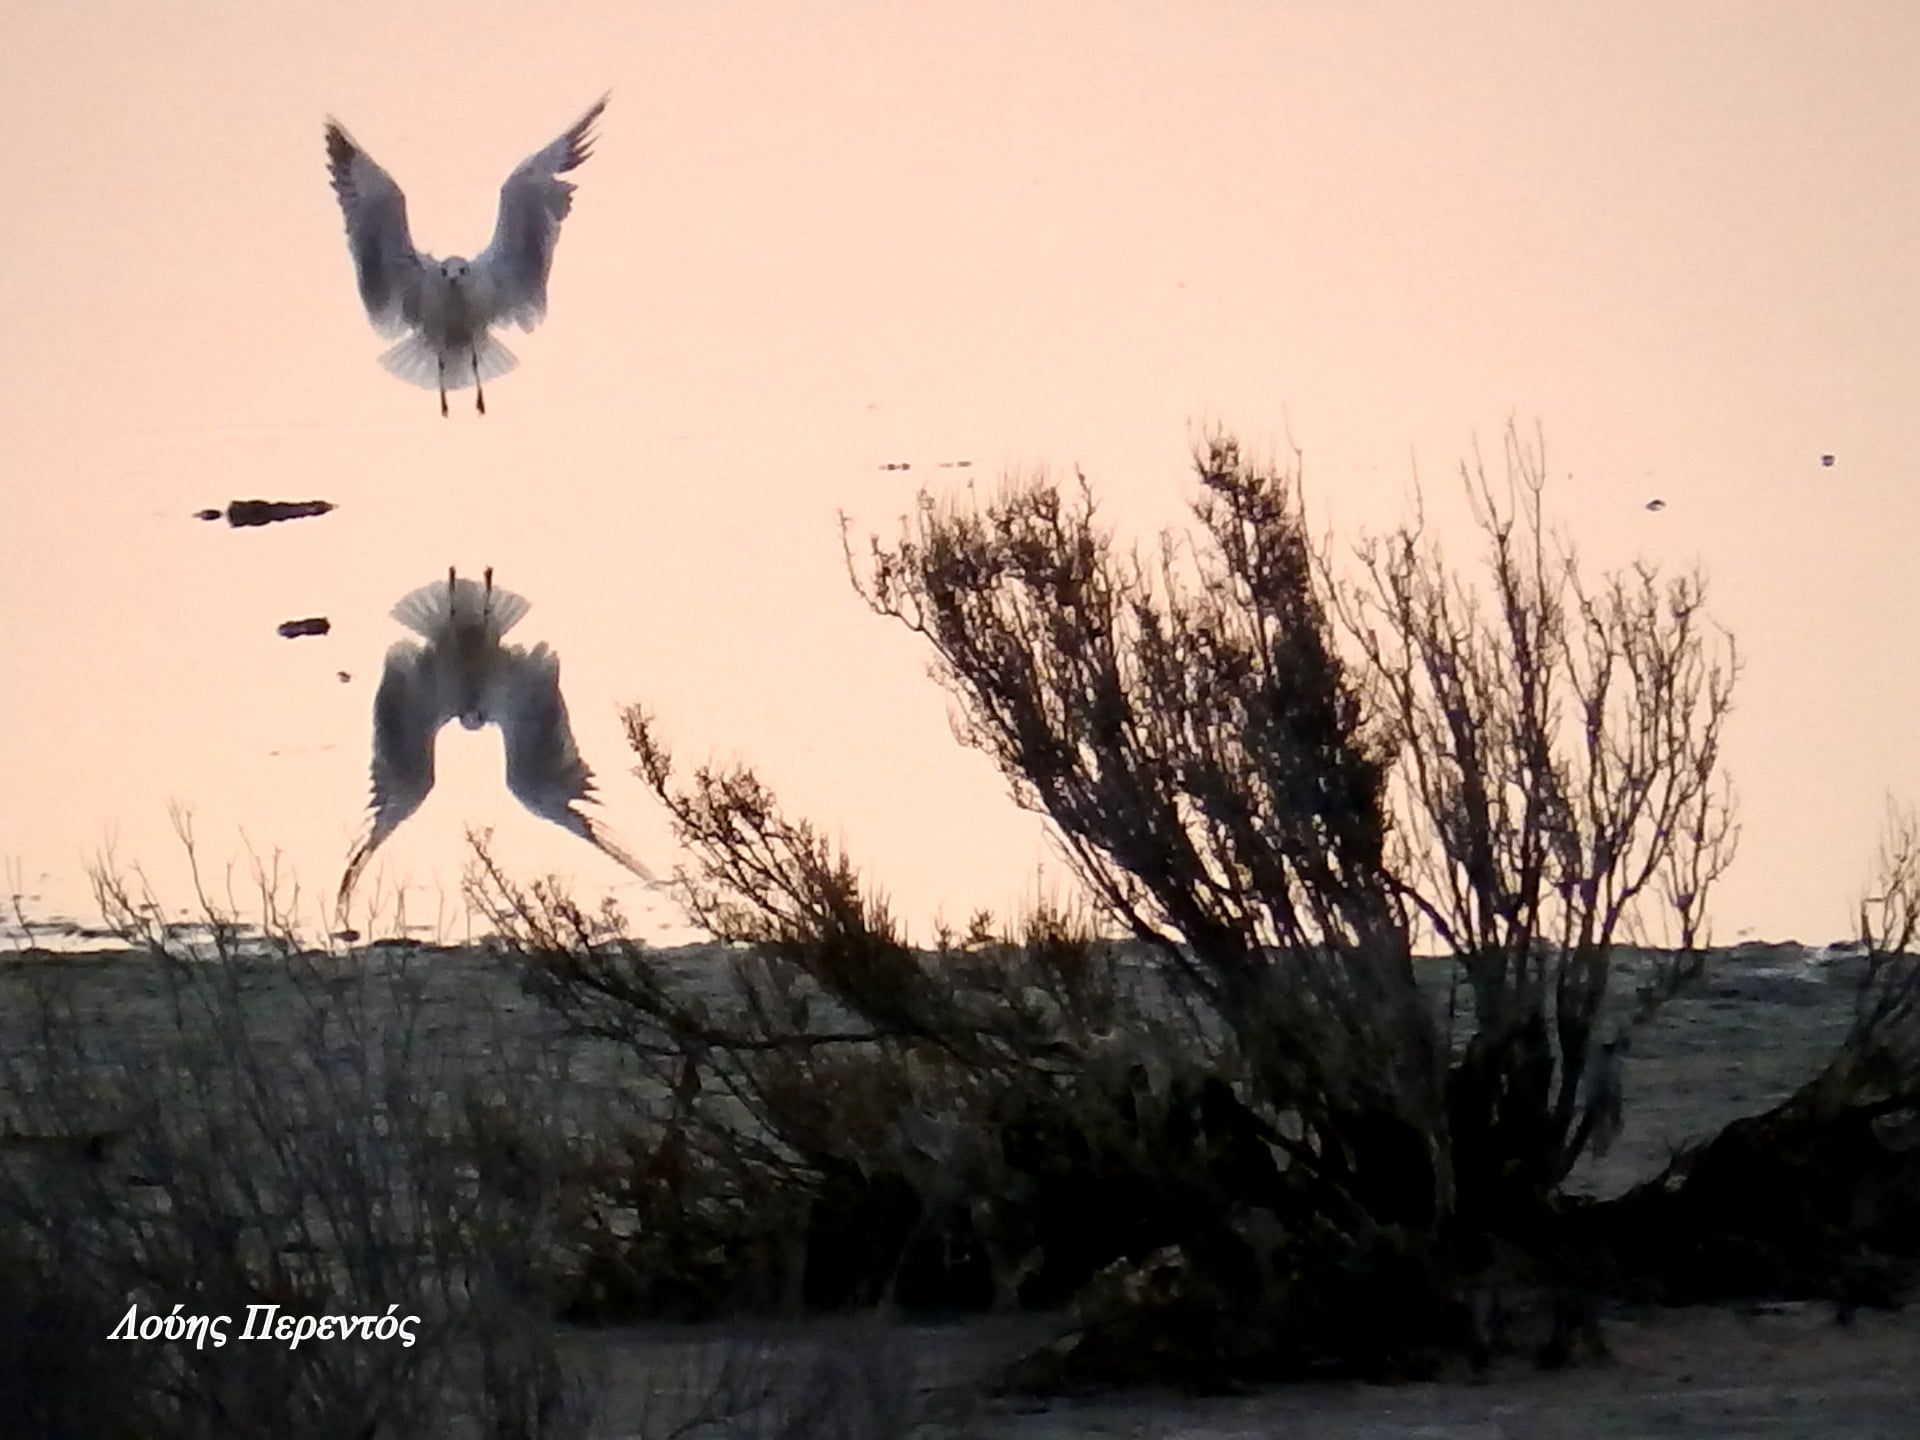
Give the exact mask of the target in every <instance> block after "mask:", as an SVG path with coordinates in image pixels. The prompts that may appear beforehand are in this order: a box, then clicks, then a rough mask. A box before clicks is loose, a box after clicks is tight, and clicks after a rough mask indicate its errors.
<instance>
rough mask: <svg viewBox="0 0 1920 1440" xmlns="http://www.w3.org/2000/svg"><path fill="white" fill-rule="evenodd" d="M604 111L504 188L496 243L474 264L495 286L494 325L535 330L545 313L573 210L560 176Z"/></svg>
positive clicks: (582, 154) (585, 147) (577, 159)
mask: <svg viewBox="0 0 1920 1440" xmlns="http://www.w3.org/2000/svg"><path fill="white" fill-rule="evenodd" d="M606 108H607V97H606V96H604V95H603V96H601V97H600V99H599V101H598V102H596V103H595V105H594V106H593V108H592V109H591V110H589V111H587V113H586V114H584V115H582V116H581V117H580V118H579V119H578V120H576V121H575V122H574V124H573V127H572V128H571V129H569V130H568V131H567V133H566V134H564V135H562V136H561V137H560V138H559V139H558V140H555V141H554V142H553V143H552V144H551V145H549V146H547V147H546V148H545V149H544V150H540V151H536V152H535V153H534V154H532V155H529V156H528V157H527V158H526V159H525V160H522V161H521V162H520V164H519V165H518V166H517V167H515V169H514V172H513V173H512V174H511V175H509V176H508V177H507V183H506V184H504V185H502V186H501V187H500V215H499V218H498V219H497V220H496V221H495V222H494V227H493V239H492V240H491V241H489V242H488V244H487V248H486V249H484V250H482V251H481V252H480V253H479V254H478V255H477V256H475V257H474V261H473V263H474V266H475V268H477V269H480V270H484V271H485V272H486V274H487V278H488V280H490V281H491V283H492V293H493V316H492V322H491V323H494V324H500V323H503V322H506V321H509V320H510V321H512V322H513V323H515V324H516V325H518V326H519V327H520V328H521V329H522V330H531V329H533V327H534V326H535V325H537V324H539V323H540V320H541V319H542V317H544V316H545V315H546V313H547V272H548V270H550V269H551V268H552V266H553V244H554V241H555V240H556V239H558V238H559V235H560V222H561V221H562V220H564V219H566V218H567V212H568V211H570V210H571V209H572V208H573V190H574V187H573V186H572V184H570V183H569V182H567V181H565V180H562V179H560V178H558V177H559V176H561V175H564V174H565V173H566V172H567V171H569V170H572V169H573V168H574V167H576V166H577V165H579V164H580V163H581V162H582V161H583V160H585V159H586V158H587V157H588V156H589V155H591V154H592V153H593V138H594V137H593V124H594V122H595V121H596V120H598V119H599V118H600V112H601V111H603V110H605V109H606ZM394 193H395V194H396V195H397V194H398V193H399V192H398V191H396V192H394Z"/></svg>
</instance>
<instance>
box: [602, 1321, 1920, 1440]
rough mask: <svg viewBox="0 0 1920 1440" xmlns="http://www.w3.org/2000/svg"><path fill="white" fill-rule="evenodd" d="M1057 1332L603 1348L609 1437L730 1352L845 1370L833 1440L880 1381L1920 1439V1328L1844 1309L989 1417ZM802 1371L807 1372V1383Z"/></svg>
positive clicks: (1369, 1434)
mask: <svg viewBox="0 0 1920 1440" xmlns="http://www.w3.org/2000/svg"><path fill="white" fill-rule="evenodd" d="M1047 1323H1048V1322H1047V1321H1045V1319H1044V1318H1042V1317H1022V1318H1020V1319H1018V1320H1013V1321H969V1322H965V1323H963V1324H958V1325H950V1326H929V1327H913V1326H898V1327H888V1328H876V1327H874V1326H870V1325H869V1326H860V1325H857V1324H852V1323H846V1324H838V1325H824V1326H822V1325H813V1326H805V1327H796V1328H794V1329H792V1330H788V1331H785V1332H782V1331H778V1330H761V1331H757V1332H753V1334H754V1336H755V1337H757V1338H756V1340H755V1341H752V1342H743V1335H744V1332H738V1331H733V1332H729V1334H728V1338H726V1339H723V1338H721V1337H720V1335H719V1332H717V1331H699V1330H685V1331H665V1330H625V1331H603V1332H599V1333H598V1334H597V1335H595V1336H594V1337H592V1338H591V1339H590V1340H587V1341H586V1343H587V1344H588V1346H589V1348H590V1349H591V1351H592V1352H593V1354H594V1356H595V1358H596V1360H597V1362H598V1366H599V1367H601V1368H602V1373H603V1376H604V1379H605V1381H606V1393H605V1397H604V1404H605V1410H604V1412H603V1415H602V1423H601V1425H600V1426H599V1427H598V1428H597V1431H596V1433H597V1434H599V1435H602V1436H605V1437H609V1440H611V1437H622V1440H624V1437H629V1436H631V1437H635V1440H640V1437H652V1436H660V1435H664V1434H665V1433H666V1432H667V1431H669V1430H670V1429H672V1428H673V1425H674V1424H675V1423H677V1422H678V1421H679V1420H680V1419H683V1418H684V1417H685V1415H686V1413H687V1412H686V1410H685V1409H684V1408H683V1406H684V1404H685V1402H686V1398H687V1397H686V1394H685V1391H686V1390H687V1389H690V1388H699V1387H698V1385H697V1384H696V1385H694V1386H691V1387H689V1386H687V1385H686V1383H685V1382H686V1381H687V1379H688V1378H689V1377H700V1378H705V1379H708V1380H710V1379H711V1378H712V1377H713V1376H715V1375H716V1374H717V1373H718V1368H717V1367H718V1365H719V1363H720V1361H719V1358H718V1357H719V1356H720V1354H721V1352H722V1351H724V1350H726V1349H728V1348H729V1347H730V1346H733V1347H737V1346H739V1345H740V1344H742V1343H758V1344H762V1345H766V1346H768V1347H770V1348H771V1349H772V1350H775V1351H784V1352H785V1353H786V1354H788V1355H789V1356H792V1355H793V1354H795V1353H796V1352H798V1351H800V1350H807V1349H814V1348H815V1347H819V1348H820V1349H824V1350H825V1351H827V1352H829V1353H830V1354H831V1356H833V1357H835V1358H836V1359H837V1360H838V1361H839V1362H840V1363H841V1364H842V1365H843V1366H844V1367H845V1369H844V1370H842V1371H838V1372H835V1373H834V1375H833V1384H834V1386H835V1388H836V1393H837V1394H838V1395H839V1396H840V1397H841V1402H842V1407H843V1408H842V1409H841V1410H840V1412H839V1413H838V1415H837V1420H838V1422H839V1423H838V1425H837V1426H836V1427H835V1428H831V1429H829V1430H826V1431H824V1432H822V1433H825V1434H831V1435H834V1436H844V1437H846V1440H856V1437H869V1436H870V1437H873V1440H879V1437H880V1435H881V1434H882V1433H883V1428H884V1427H883V1423H882V1422H883V1418H884V1417H883V1416H882V1415H881V1414H880V1413H878V1412H880V1411H882V1410H884V1409H885V1408H886V1407H885V1406H884V1405H883V1404H875V1403H874V1401H873V1399H872V1398H871V1397H869V1396H867V1395H864V1394H863V1393H861V1392H862V1383H863V1377H865V1376H867V1375H869V1374H870V1373H871V1372H873V1371H874V1370H880V1371H883V1372H884V1373H885V1374H887V1375H889V1376H890V1377H891V1378H892V1379H893V1381H895V1382H896V1383H898V1384H906V1383H908V1380H907V1378H906V1377H909V1376H911V1377H913V1384H914V1388H915V1389H916V1391H917V1392H918V1393H917V1400H916V1401H915V1403H914V1404H913V1406H912V1408H913V1409H914V1410H915V1411H917V1412H918V1413H919V1415H920V1416H921V1417H923V1426H924V1429H923V1431H922V1433H936V1434H938V1433H944V1434H948V1435H955V1436H960V1435H976V1436H981V1437H993V1440H1003V1437H1004V1440H1069V1437H1073V1440H1078V1437H1094V1436H1101V1437H1106V1436H1111V1437H1127V1440H1133V1437H1148V1436H1188V1437H1194V1440H1241V1437H1247V1440H1252V1437H1256V1436H1288V1437H1299V1440H1415V1437H1419V1440H1576V1437H1620V1440H1625V1437H1640V1436H1646V1437H1666V1436H1676V1437H1677V1436H1690V1437H1691V1436H1705V1437H1714V1440H1732V1437H1756V1440H1757V1437H1766V1440H1786V1437H1793V1436H1808V1437H1813V1436H1820V1437H1833V1440H1869V1437H1873V1440H1894V1437H1901V1440H1912V1437H1914V1436H1920V1313H1916V1312H1914V1311H1908V1312H1902V1313H1892V1314H1888V1313H1872V1312H1869V1313H1862V1314H1859V1315H1857V1316H1856V1317H1855V1319H1854V1321H1853V1323H1852V1324H1850V1325H1846V1326H1843V1325H1840V1324H1838V1323H1837V1322H1836V1321H1835V1319H1834V1315H1833V1309H1832V1307H1831V1306H1829V1305H1825V1304H1814V1303H1806V1304H1785V1305H1770V1306H1763V1307H1751V1306H1750V1307H1741V1308H1733V1307H1708V1306H1700V1307H1693V1308H1689V1309H1682V1310H1639V1311H1631V1312H1622V1313H1618V1314H1615V1315H1613V1316H1611V1317H1610V1318H1609V1319H1608V1321H1607V1323H1606V1327H1605V1329H1606V1336H1607V1341H1608V1344H1609V1346H1610V1347H1611V1350H1612V1352H1613V1358H1612V1360H1611V1361H1607V1362H1598V1363H1590V1364H1584V1365H1580V1366H1577V1367H1574V1368H1569V1369H1566V1370H1560V1371H1553V1372H1544V1371H1540V1370H1537V1369H1535V1368H1533V1367H1532V1366H1530V1365H1526V1364H1523V1363H1520V1362H1509V1363H1506V1364H1504V1365H1501V1366H1496V1367H1495V1369H1494V1370H1493V1372H1492V1373H1491V1374H1490V1375H1489V1376H1488V1377H1486V1378H1485V1379H1483V1380H1474V1379H1471V1378H1469V1377H1467V1376H1465V1375H1462V1376H1460V1377H1458V1378H1453V1379H1448V1380H1442V1381H1438V1382H1433V1383H1420V1384H1401V1385H1365V1384H1354V1383H1326V1384H1318V1383H1315V1384H1297V1385H1287V1386H1278V1387H1274V1388H1271V1389H1266V1390H1262V1391H1259V1392H1257V1393H1254V1394H1249V1395H1245V1396H1235V1397H1226V1398H1221V1397H1205V1398H1192V1397H1185V1396H1178V1395H1169V1394H1165V1393H1159V1392H1138V1393H1129V1394H1114V1395H1103V1396H1092V1397H1080V1398H1072V1399H1055V1400H1050V1401H1039V1400H1027V1399H1018V1398H986V1399H981V1398H979V1394H980V1391H979V1388H976V1386H975V1385H969V1384H968V1383H967V1382H968V1381H969V1380H970V1379H971V1380H974V1381H976V1382H977V1381H978V1380H979V1378H980V1377H982V1376H984V1375H987V1374H989V1373H991V1372H992V1371H993V1370H994V1369H995V1368H996V1367H997V1365H998V1364H1000V1363H1004V1361H1005V1360H1006V1359H1007V1358H1010V1357H1011V1356H1012V1355H1013V1354H1015V1353H1017V1352H1018V1351H1019V1350H1020V1349H1021V1348H1022V1347H1023V1346H1024V1345H1027V1344H1031V1343H1032V1342H1033V1341H1034V1340H1035V1339H1036V1338H1037V1337H1039V1336H1041V1335H1044V1334H1045V1333H1047V1329H1046V1326H1047ZM580 1338H582V1339H583V1340H585V1338H586V1337H580ZM817 1353H818V1351H817V1350H816V1354H817ZM816 1363H817V1362H816ZM801 1369H804V1362H801V1363H800V1364H799V1365H797V1366H796V1367H795V1370H794V1371H792V1372H790V1373H795V1374H797V1373H799V1371H800V1370H801ZM969 1372H970V1373H969ZM761 1433H772V1432H761Z"/></svg>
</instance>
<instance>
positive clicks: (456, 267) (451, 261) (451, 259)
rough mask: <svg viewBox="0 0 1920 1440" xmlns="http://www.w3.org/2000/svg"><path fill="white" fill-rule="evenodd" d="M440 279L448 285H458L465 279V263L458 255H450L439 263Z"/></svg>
mask: <svg viewBox="0 0 1920 1440" xmlns="http://www.w3.org/2000/svg"><path fill="white" fill-rule="evenodd" d="M440 278H441V279H443V280H445V281H447V282H448V283H449V284H453V285H458V284H459V283H460V282H461V281H462V280H464V279H466V278H467V262H466V261H464V260H462V259H461V258H460V257H459V256H458V255H450V256H448V257H447V258H446V259H445V260H442V261H441V262H440Z"/></svg>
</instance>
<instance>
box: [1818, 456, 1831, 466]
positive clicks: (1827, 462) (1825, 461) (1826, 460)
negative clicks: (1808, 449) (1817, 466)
mask: <svg viewBox="0 0 1920 1440" xmlns="http://www.w3.org/2000/svg"><path fill="white" fill-rule="evenodd" d="M1820 463H1821V464H1822V465H1831V464H1833V456H1831V455H1822V456H1821V457H1820Z"/></svg>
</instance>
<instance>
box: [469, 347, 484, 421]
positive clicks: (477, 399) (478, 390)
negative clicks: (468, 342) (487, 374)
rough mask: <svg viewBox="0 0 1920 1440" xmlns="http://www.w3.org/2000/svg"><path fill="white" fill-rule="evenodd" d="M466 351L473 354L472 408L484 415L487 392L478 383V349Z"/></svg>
mask: <svg viewBox="0 0 1920 1440" xmlns="http://www.w3.org/2000/svg"><path fill="white" fill-rule="evenodd" d="M467 353H468V354H469V355H471V356H473V408H474V409H476V410H478V411H479V412H480V413H481V414H482V415H484V414H486V413H487V392H486V389H485V387H484V386H482V385H481V383H480V351H479V349H478V347H475V348H474V349H472V350H469V351H468V352H467Z"/></svg>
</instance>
